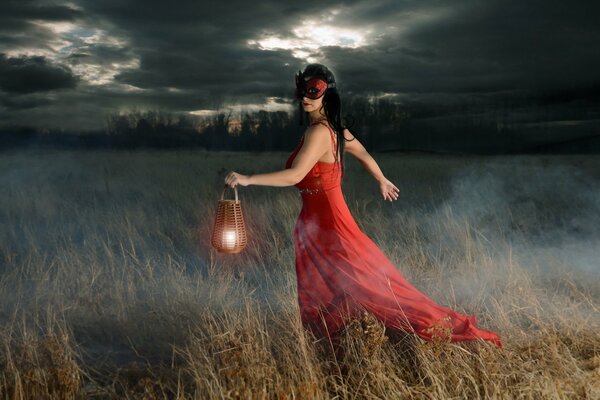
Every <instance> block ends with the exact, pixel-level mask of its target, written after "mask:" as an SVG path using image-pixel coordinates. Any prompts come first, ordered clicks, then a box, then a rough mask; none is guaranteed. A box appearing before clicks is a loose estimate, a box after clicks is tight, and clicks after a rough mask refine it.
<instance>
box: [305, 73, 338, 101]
mask: <svg viewBox="0 0 600 400" xmlns="http://www.w3.org/2000/svg"><path fill="white" fill-rule="evenodd" d="M328 87H335V82H334V83H330V84H329V85H328V84H327V82H325V81H324V80H323V79H321V78H318V77H315V78H311V79H309V80H308V81H305V80H304V76H303V75H302V72H300V71H298V74H296V98H298V99H300V100H302V98H303V97H304V96H306V97H308V98H309V99H312V100H316V99H318V98H320V97H321V96H323V94H325V90H327V88H328Z"/></svg>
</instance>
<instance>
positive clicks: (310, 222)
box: [285, 122, 502, 347]
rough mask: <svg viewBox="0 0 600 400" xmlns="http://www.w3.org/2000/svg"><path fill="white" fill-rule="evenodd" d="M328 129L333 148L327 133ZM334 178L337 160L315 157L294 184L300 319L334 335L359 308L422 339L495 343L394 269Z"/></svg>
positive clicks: (497, 342)
mask: <svg viewBox="0 0 600 400" xmlns="http://www.w3.org/2000/svg"><path fill="white" fill-rule="evenodd" d="M318 123H319V122H318ZM313 125H314V124H313ZM323 125H326V124H325V123H323ZM326 126H327V125H326ZM328 128H329V127H328ZM329 130H330V132H331V138H332V142H333V146H332V147H333V150H332V151H333V152H334V153H333V154H335V135H334V134H333V131H332V130H331V128H329ZM302 143H303V140H301V141H300V143H299V144H298V147H297V148H296V149H295V150H294V152H293V153H292V154H291V155H290V156H289V158H288V160H287V161H286V165H285V167H286V168H291V165H292V161H293V160H294V157H295V156H296V154H297V153H298V151H299V150H300V148H301V147H302ZM340 178H341V165H340V164H339V163H338V162H336V163H326V162H322V161H317V163H316V164H315V165H314V166H313V168H312V169H311V170H310V171H309V172H308V174H307V175H306V176H305V177H304V178H303V179H302V180H301V181H300V182H299V183H297V184H296V187H297V188H298V189H300V194H301V197H302V209H301V211H300V214H299V216H298V219H297V221H296V225H295V227H294V246H295V252H296V275H297V285H298V302H299V306H300V315H301V319H302V323H303V325H304V326H305V327H306V328H307V329H310V330H312V331H313V332H314V333H315V334H316V335H317V336H318V337H325V336H329V337H330V338H332V339H335V337H336V334H337V333H339V331H340V330H341V329H342V328H343V326H344V322H345V321H347V319H346V318H351V317H359V316H360V314H361V313H362V311H363V310H366V311H368V312H370V313H372V314H373V315H375V316H376V317H377V318H379V319H380V320H381V321H383V323H384V325H385V326H386V327H387V328H389V329H397V330H402V331H404V332H412V333H414V334H417V335H419V336H420V337H422V338H424V339H426V340H430V339H432V337H433V336H436V335H437V336H439V337H440V338H443V339H448V335H450V336H449V339H450V341H453V342H456V341H463V340H475V339H479V338H480V339H484V340H487V341H490V342H493V343H494V344H495V345H496V346H498V347H502V342H501V340H500V338H499V336H498V335H497V334H495V333H493V332H490V331H486V330H482V329H478V328H477V320H476V318H475V316H467V315H462V314H459V313H457V312H455V311H453V310H451V309H449V308H446V307H443V306H441V305H438V304H436V303H435V302H434V301H433V300H431V299H430V298H429V297H427V296H425V295H424V294H423V293H421V292H420V291H419V290H417V289H416V288H415V287H413V286H412V285H411V284H410V283H409V282H408V281H407V280H406V279H405V278H404V277H403V276H402V275H401V274H400V272H399V271H398V270H397V269H396V267H395V266H394V265H393V264H392V263H391V261H390V260H389V259H388V258H387V257H386V256H385V255H384V254H383V253H382V252H381V250H380V249H379V248H378V247H377V245H376V244H375V243H374V242H373V241H372V240H371V239H370V238H369V237H368V236H366V235H365V234H364V233H363V232H362V231H361V230H360V228H359V227H358V225H357V224H356V222H355V220H354V218H353V217H352V215H351V214H350V210H349V209H348V206H347V204H346V201H345V198H344V196H343V194H342V190H341V179H340ZM439 328H441V329H439Z"/></svg>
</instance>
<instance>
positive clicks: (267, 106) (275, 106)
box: [190, 97, 295, 117]
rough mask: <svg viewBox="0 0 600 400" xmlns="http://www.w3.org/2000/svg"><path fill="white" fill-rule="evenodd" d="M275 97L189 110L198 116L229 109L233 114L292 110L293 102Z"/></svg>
mask: <svg viewBox="0 0 600 400" xmlns="http://www.w3.org/2000/svg"><path fill="white" fill-rule="evenodd" d="M277 100H278V98H277V97H267V98H266V100H265V102H264V103H254V104H234V105H231V106H229V107H226V108H224V109H222V110H194V111H190V114H192V115H198V116H204V117H206V116H210V115H215V114H217V113H226V114H227V113H228V112H230V111H231V113H232V114H233V115H239V114H240V113H242V112H249V113H252V112H256V111H259V110H265V111H268V112H273V111H286V112H292V111H293V110H294V108H295V107H294V104H290V103H281V102H278V101H277Z"/></svg>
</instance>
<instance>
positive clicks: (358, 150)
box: [344, 129, 385, 182]
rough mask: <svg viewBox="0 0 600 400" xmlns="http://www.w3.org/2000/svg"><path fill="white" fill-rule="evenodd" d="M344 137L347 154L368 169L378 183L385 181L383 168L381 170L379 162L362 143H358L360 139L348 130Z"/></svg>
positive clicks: (345, 131) (345, 130)
mask: <svg viewBox="0 0 600 400" xmlns="http://www.w3.org/2000/svg"><path fill="white" fill-rule="evenodd" d="M344 137H345V138H346V142H345V148H346V152H347V153H350V154H352V155H353V156H354V157H356V159H357V160H358V161H359V162H360V163H361V164H362V166H363V168H364V169H366V170H367V172H368V173H370V174H371V175H372V176H373V178H374V179H375V180H376V181H377V182H381V181H383V180H384V179H385V176H384V175H383V172H381V168H379V165H378V164H377V161H375V159H374V158H373V157H372V156H371V155H370V154H369V152H368V151H367V149H365V147H364V146H363V145H362V143H361V142H359V141H358V138H356V137H354V135H352V133H351V132H350V131H349V130H348V129H344Z"/></svg>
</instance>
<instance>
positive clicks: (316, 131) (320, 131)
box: [304, 124, 330, 142]
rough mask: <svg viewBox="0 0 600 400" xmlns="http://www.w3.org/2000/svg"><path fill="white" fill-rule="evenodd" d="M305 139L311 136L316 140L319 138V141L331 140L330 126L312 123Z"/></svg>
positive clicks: (305, 133)
mask: <svg viewBox="0 0 600 400" xmlns="http://www.w3.org/2000/svg"><path fill="white" fill-rule="evenodd" d="M304 137H305V140H307V139H309V138H311V139H312V140H314V139H315V138H317V140H318V141H322V142H324V141H328V140H329V137H330V135H329V128H328V127H326V126H325V125H323V124H315V125H310V126H309V127H308V129H306V131H305V132H304Z"/></svg>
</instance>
